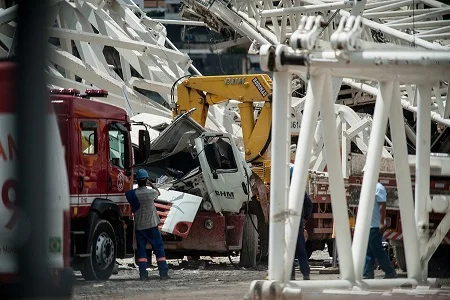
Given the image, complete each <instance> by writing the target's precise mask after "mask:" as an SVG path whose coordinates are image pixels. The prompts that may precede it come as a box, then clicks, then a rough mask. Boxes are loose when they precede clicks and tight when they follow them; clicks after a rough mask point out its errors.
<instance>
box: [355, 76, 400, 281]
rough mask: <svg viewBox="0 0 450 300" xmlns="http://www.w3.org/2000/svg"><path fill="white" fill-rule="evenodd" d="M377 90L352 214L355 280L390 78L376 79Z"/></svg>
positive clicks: (365, 239) (361, 263) (367, 226)
mask: <svg viewBox="0 0 450 300" xmlns="http://www.w3.org/2000/svg"><path fill="white" fill-rule="evenodd" d="M379 85H380V87H379V93H378V96H377V100H376V103H375V111H374V115H373V125H372V132H371V133H370V140H369V148H368V151H367V159H366V165H365V172H364V177H363V183H362V187H361V195H360V198H359V206H358V215H357V217H356V225H355V233H354V239H353V245H352V252H353V261H354V268H355V277H356V280H361V279H362V273H363V268H364V263H365V261H366V252H367V243H368V240H369V231H370V222H371V220H372V214H373V209H374V203H375V188H376V183H377V181H378V173H379V171H380V160H381V155H380V153H381V150H382V148H383V143H384V135H385V132H386V124H387V119H388V114H389V108H390V103H391V99H392V95H391V93H390V91H392V86H393V83H392V82H380V84H379Z"/></svg>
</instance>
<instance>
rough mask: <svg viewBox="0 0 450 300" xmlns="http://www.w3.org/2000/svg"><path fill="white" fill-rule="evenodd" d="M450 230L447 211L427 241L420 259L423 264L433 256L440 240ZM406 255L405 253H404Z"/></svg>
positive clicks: (449, 217)
mask: <svg viewBox="0 0 450 300" xmlns="http://www.w3.org/2000/svg"><path fill="white" fill-rule="evenodd" d="M449 230H450V211H447V213H446V214H445V216H444V218H442V220H441V222H440V223H439V225H438V227H437V228H436V230H435V231H434V232H433V234H432V235H431V237H430V239H429V240H428V247H427V249H426V250H425V252H424V253H423V255H422V257H421V262H422V263H424V262H426V261H428V260H429V259H430V258H431V256H432V255H433V254H434V252H435V251H436V249H437V248H438V247H439V245H440V244H441V242H442V239H443V238H444V237H445V236H447V233H448V231H449ZM405 254H406V253H405Z"/></svg>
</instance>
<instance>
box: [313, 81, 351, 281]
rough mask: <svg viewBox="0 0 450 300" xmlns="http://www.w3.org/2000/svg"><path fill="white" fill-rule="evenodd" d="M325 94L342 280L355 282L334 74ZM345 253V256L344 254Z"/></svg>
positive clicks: (322, 108) (327, 145) (324, 116)
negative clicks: (340, 151) (333, 85)
mask: <svg viewBox="0 0 450 300" xmlns="http://www.w3.org/2000/svg"><path fill="white" fill-rule="evenodd" d="M322 89H323V94H322V99H321V101H320V103H321V105H320V112H321V119H322V122H323V128H324V130H323V137H324V148H325V149H324V150H325V157H326V161H327V167H328V175H329V179H330V189H331V194H332V195H333V197H332V200H331V206H332V209H333V217H334V230H335V232H336V244H337V247H338V253H340V254H341V255H339V260H340V268H339V271H340V273H341V279H343V280H348V281H351V282H354V281H355V273H354V268H353V258H352V249H351V245H352V239H351V235H350V223H349V217H348V212H347V199H346V195H345V186H344V179H343V177H342V172H341V171H342V165H346V163H345V161H344V162H342V163H341V160H340V154H339V140H338V135H337V132H336V120H335V113H334V102H335V98H333V90H332V84H331V77H330V76H324V82H323V85H322ZM344 254H345V255H344Z"/></svg>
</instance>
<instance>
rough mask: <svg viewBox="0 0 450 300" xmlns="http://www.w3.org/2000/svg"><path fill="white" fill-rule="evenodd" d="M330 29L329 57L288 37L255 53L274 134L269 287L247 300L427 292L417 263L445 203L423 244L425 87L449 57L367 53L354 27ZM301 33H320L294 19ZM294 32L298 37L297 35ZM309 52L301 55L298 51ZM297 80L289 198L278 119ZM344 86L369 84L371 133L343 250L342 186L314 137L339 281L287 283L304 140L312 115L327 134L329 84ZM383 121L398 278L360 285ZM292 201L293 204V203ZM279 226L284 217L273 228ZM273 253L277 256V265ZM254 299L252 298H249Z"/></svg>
mask: <svg viewBox="0 0 450 300" xmlns="http://www.w3.org/2000/svg"><path fill="white" fill-rule="evenodd" d="M341 22H342V23H341V24H340V26H339V28H341V29H343V28H345V29H346V30H337V31H336V32H335V33H333V34H332V35H331V37H330V38H331V49H330V50H319V49H315V48H314V47H313V46H312V45H314V40H311V39H310V36H309V32H308V30H303V31H302V30H299V34H298V35H292V36H291V38H290V45H291V47H289V46H287V45H278V46H272V45H264V46H262V47H261V52H260V58H261V66H262V68H264V70H266V71H272V72H274V82H273V84H274V96H273V99H274V104H275V105H274V110H273V118H274V127H273V143H272V151H273V154H274V155H273V159H272V174H277V175H276V176H272V178H271V180H272V182H271V183H272V187H271V199H273V200H272V202H271V211H270V214H271V217H270V244H269V281H266V282H264V281H255V282H253V283H252V286H251V290H250V294H251V298H255V299H256V298H257V297H263V299H280V297H281V298H289V297H290V296H295V295H299V293H300V292H301V289H302V288H303V289H306V290H308V289H318V290H324V289H327V288H341V289H352V288H358V289H374V288H393V287H397V286H400V285H402V284H405V283H408V284H412V285H414V286H417V285H419V284H427V283H430V281H428V280H427V261H428V260H429V258H430V257H431V255H432V254H433V252H434V251H435V250H436V248H437V246H438V245H439V244H440V242H441V241H442V239H443V237H444V236H445V235H446V233H447V232H448V230H450V205H448V204H449V203H450V197H449V196H447V197H444V200H443V201H444V202H445V203H446V204H447V205H446V215H445V217H444V218H443V220H442V221H441V223H440V224H439V226H438V228H437V229H436V230H435V232H434V233H433V234H432V235H431V237H428V233H427V231H426V228H427V227H428V223H429V220H428V218H429V216H428V214H429V211H430V205H429V204H430V199H429V186H430V131H431V130H430V124H431V114H430V110H431V107H432V105H431V91H432V84H433V83H434V82H436V81H439V80H443V79H445V78H448V77H449V76H450V68H449V67H448V66H449V64H450V52H449V51H442V50H426V51H425V50H420V49H411V48H409V47H401V46H399V47H391V48H388V49H380V48H378V47H377V45H376V44H372V45H369V44H367V45H365V46H363V45H362V44H361V43H360V41H359V40H358V39H357V37H355V35H354V34H353V33H354V32H355V29H358V28H362V27H363V24H362V19H361V17H359V16H358V17H354V16H350V17H348V18H343V19H342V21H341ZM308 23H315V24H321V23H322V17H321V16H318V17H314V16H312V17H306V16H305V17H303V19H302V23H301V25H300V27H301V26H303V25H305V24H308ZM302 29H304V28H302ZM308 43H310V45H311V46H309V45H308ZM293 72H307V73H308V74H309V75H308V77H309V81H308V92H307V98H306V103H305V109H304V114H303V120H302V124H301V127H300V134H299V141H298V144H299V145H302V147H301V148H300V147H299V148H298V149H299V150H298V151H297V153H296V157H295V168H294V173H293V176H292V181H293V182H298V183H299V184H296V185H294V186H292V187H291V188H290V190H289V183H288V182H289V180H288V178H289V177H288V176H289V175H288V164H287V160H288V158H287V150H288V147H289V136H288V131H287V125H286V122H285V121H284V120H285V119H286V114H287V113H288V110H289V107H290V103H291V96H290V93H289V91H290V80H289V78H290V74H291V73H293ZM337 76H340V77H350V76H351V77H354V78H357V79H363V80H373V81H377V82H378V93H377V100H376V104H375V112H374V120H373V128H372V132H371V138H370V141H369V149H368V154H367V160H366V172H365V173H364V179H363V183H362V190H361V195H360V202H359V212H358V215H357V219H356V226H355V233H354V238H353V243H352V240H351V236H350V227H349V221H348V213H347V211H346V209H345V208H346V197H345V188H344V180H343V176H342V170H341V160H340V157H339V147H340V146H339V143H338V136H337V133H336V131H334V130H325V131H324V140H325V147H324V150H325V154H326V156H327V157H328V160H327V164H328V172H329V178H330V187H331V192H332V193H333V199H332V207H333V216H334V218H335V231H336V242H337V247H338V252H339V253H342V255H341V256H340V275H341V279H340V280H335V281H320V282H318V281H310V282H308V281H301V282H299V281H290V282H289V278H290V274H291V268H292V261H293V259H294V249H295V240H296V238H295V237H296V236H297V234H298V228H299V224H300V216H301V210H302V206H303V197H302V196H301V195H303V193H304V192H305V185H306V174H307V171H308V161H309V157H310V155H311V145H312V142H313V132H314V128H315V126H316V120H317V115H318V113H319V112H320V115H321V116H322V120H323V123H324V127H325V128H334V126H335V124H334V121H333V118H332V116H333V114H334V108H333V104H334V101H335V99H334V97H333V91H332V80H333V79H332V78H333V77H337ZM405 83H415V84H417V87H418V88H417V90H418V99H417V101H418V121H417V155H416V164H415V166H416V172H415V174H416V178H415V187H416V189H415V204H414V203H413V201H411V199H413V195H412V186H411V180H410V178H411V176H410V169H409V162H408V152H407V147H406V134H405V128H404V125H403V110H402V106H401V102H400V99H401V98H400V87H401V85H402V84H405ZM388 119H389V124H390V130H391V132H392V138H393V150H394V161H395V168H396V170H401V172H396V179H397V182H398V194H399V204H400V213H401V218H402V223H403V230H404V232H403V236H404V244H405V253H406V262H407V269H408V278H405V279H391V280H379V279H369V280H363V279H362V273H363V267H364V263H365V256H366V251H367V243H368V238H369V228H370V226H369V225H370V220H371V215H372V210H373V205H374V201H375V198H374V197H373V196H372V195H373V194H374V193H375V183H376V182H377V180H378V174H379V170H380V157H381V156H380V154H381V150H382V146H383V143H384V140H383V135H384V132H385V130H386V126H387V122H388ZM299 199H300V200H299ZM280 216H286V217H285V218H282V217H280ZM280 253H283V255H280ZM258 299H260V298H258Z"/></svg>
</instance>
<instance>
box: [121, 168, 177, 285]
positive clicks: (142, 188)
mask: <svg viewBox="0 0 450 300" xmlns="http://www.w3.org/2000/svg"><path fill="white" fill-rule="evenodd" d="M136 180H137V183H138V188H137V189H135V190H131V191H128V192H127V193H126V197H127V200H128V202H129V203H130V205H131V208H132V209H133V212H134V222H135V236H136V245H137V264H138V267H139V276H140V279H141V280H147V279H148V272H147V253H146V246H147V242H149V243H150V244H151V245H152V250H153V252H154V253H155V256H156V262H157V264H158V270H159V276H160V278H161V279H162V280H166V279H168V278H169V276H168V271H169V267H168V265H167V262H166V255H165V252H164V244H163V241H162V237H161V233H160V232H159V229H158V225H159V223H160V219H159V216H158V212H157V210H156V207H155V203H154V200H156V199H157V198H158V196H159V195H160V192H159V190H158V189H157V188H156V187H155V186H154V185H153V184H152V183H151V182H150V181H149V183H150V185H151V187H152V189H148V188H147V181H148V173H147V171H146V170H144V169H140V170H138V171H137V172H136Z"/></svg>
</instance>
